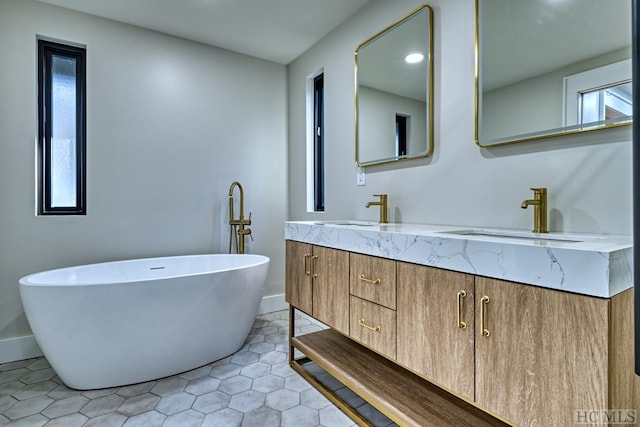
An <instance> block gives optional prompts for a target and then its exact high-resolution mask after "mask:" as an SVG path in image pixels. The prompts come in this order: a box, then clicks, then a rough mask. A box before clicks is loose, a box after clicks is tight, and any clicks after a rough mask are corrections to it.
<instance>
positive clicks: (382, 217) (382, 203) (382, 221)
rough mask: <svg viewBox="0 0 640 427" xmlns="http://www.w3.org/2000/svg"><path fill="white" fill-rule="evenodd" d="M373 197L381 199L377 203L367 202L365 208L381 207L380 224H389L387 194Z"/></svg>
mask: <svg viewBox="0 0 640 427" xmlns="http://www.w3.org/2000/svg"><path fill="white" fill-rule="evenodd" d="M373 197H380V200H379V201H377V202H367V204H366V206H365V207H367V208H368V207H370V206H380V224H386V223H388V222H389V220H388V218H387V195H386V194H374V195H373Z"/></svg>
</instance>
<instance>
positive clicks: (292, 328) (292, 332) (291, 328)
mask: <svg viewBox="0 0 640 427" xmlns="http://www.w3.org/2000/svg"><path fill="white" fill-rule="evenodd" d="M295 310H296V309H295V307H294V306H292V305H291V304H289V364H290V365H291V364H292V363H293V361H294V357H293V355H294V348H293V344H292V343H291V338H293V337H294V336H295V335H296V334H295V330H296V324H295V317H296V315H295Z"/></svg>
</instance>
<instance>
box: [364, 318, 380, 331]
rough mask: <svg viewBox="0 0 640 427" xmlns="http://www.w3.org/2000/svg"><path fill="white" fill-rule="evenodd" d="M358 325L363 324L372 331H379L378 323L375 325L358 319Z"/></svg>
mask: <svg viewBox="0 0 640 427" xmlns="http://www.w3.org/2000/svg"><path fill="white" fill-rule="evenodd" d="M360 326H364V327H365V328H367V329H371V330H372V331H373V332H380V325H378V326H375V327H374V326H371V325H367V322H365V321H364V319H360Z"/></svg>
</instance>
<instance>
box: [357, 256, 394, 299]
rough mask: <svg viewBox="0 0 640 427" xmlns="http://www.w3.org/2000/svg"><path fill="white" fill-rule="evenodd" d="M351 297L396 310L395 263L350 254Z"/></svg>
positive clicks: (388, 260)
mask: <svg viewBox="0 0 640 427" xmlns="http://www.w3.org/2000/svg"><path fill="white" fill-rule="evenodd" d="M349 263H350V267H349V287H350V292H351V295H355V296H357V297H360V298H363V299H366V300H369V301H372V302H375V303H377V304H380V305H384V306H385V307H388V308H391V309H393V310H395V309H396V262H395V261H393V260H390V259H384V258H378V257H374V256H369V255H361V254H354V253H352V254H350V259H349Z"/></svg>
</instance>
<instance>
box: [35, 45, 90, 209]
mask: <svg viewBox="0 0 640 427" xmlns="http://www.w3.org/2000/svg"><path fill="white" fill-rule="evenodd" d="M85 58H86V51H85V49H83V48H80V47H75V46H67V45H63V44H60V43H54V42H51V41H47V40H38V214H39V215H85V214H86V203H85V198H86V190H85V187H86V179H85V173H86V171H85V170H86V155H85V151H86V150H85V147H86V146H85V143H86V141H85V136H86V123H85V122H86V113H85V88H86V82H85V76H86V61H85Z"/></svg>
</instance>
